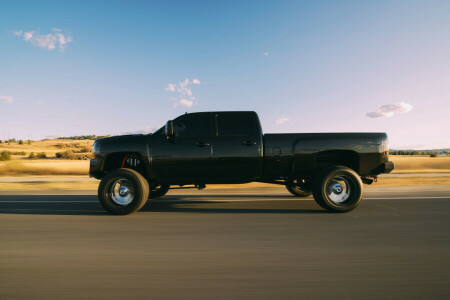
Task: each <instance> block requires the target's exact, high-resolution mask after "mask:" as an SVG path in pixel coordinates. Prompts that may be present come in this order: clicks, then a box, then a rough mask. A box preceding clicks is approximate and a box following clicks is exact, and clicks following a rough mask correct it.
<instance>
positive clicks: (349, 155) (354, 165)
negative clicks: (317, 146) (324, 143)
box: [315, 150, 359, 173]
mask: <svg viewBox="0 0 450 300" xmlns="http://www.w3.org/2000/svg"><path fill="white" fill-rule="evenodd" d="M333 165H340V166H346V167H348V168H350V169H352V170H354V171H355V172H356V173H359V158H358V154H357V153H356V152H355V151H351V150H330V151H322V152H319V153H318V154H317V156H316V163H315V169H316V170H318V169H322V168H324V167H328V166H333Z"/></svg>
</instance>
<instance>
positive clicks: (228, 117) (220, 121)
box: [217, 113, 253, 136]
mask: <svg viewBox="0 0 450 300" xmlns="http://www.w3.org/2000/svg"><path fill="white" fill-rule="evenodd" d="M252 131H253V118H252V117H251V115H249V114H236V113H232V114H219V115H218V116H217V132H218V134H219V136H249V135H251V134H252Z"/></svg>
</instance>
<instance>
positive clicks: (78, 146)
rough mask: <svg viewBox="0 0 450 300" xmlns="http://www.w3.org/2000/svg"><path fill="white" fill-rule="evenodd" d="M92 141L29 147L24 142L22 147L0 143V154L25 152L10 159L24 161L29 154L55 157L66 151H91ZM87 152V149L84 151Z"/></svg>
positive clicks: (46, 142)
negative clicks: (4, 152) (41, 153)
mask: <svg viewBox="0 0 450 300" xmlns="http://www.w3.org/2000/svg"><path fill="white" fill-rule="evenodd" d="M93 143H94V141H92V140H62V139H55V140H42V141H33V142H31V145H28V144H27V142H26V141H24V144H23V145H19V144H18V143H11V144H7V143H1V144H0V152H3V151H9V152H26V155H12V159H13V160H15V159H19V160H20V159H26V158H28V155H30V152H34V153H40V152H45V153H46V154H47V156H48V157H55V156H56V153H58V152H64V151H67V150H72V151H74V152H81V151H82V150H83V149H84V148H89V151H91V150H92V144H93ZM86 150H87V149H86Z"/></svg>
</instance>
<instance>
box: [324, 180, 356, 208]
mask: <svg viewBox="0 0 450 300" xmlns="http://www.w3.org/2000/svg"><path fill="white" fill-rule="evenodd" d="M326 192H327V196H328V198H329V199H330V200H331V201H332V202H333V203H335V204H342V203H344V202H345V201H347V200H348V199H349V198H350V194H351V192H352V190H351V187H350V181H349V180H348V179H347V178H346V177H344V176H335V177H332V178H331V179H330V180H329V181H328V183H327V185H326Z"/></svg>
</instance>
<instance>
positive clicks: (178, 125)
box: [173, 114, 211, 137]
mask: <svg viewBox="0 0 450 300" xmlns="http://www.w3.org/2000/svg"><path fill="white" fill-rule="evenodd" d="M173 131H174V133H175V136H176V137H206V136H211V116H210V114H193V115H185V116H183V117H181V118H179V119H178V120H175V121H174V122H173Z"/></svg>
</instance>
